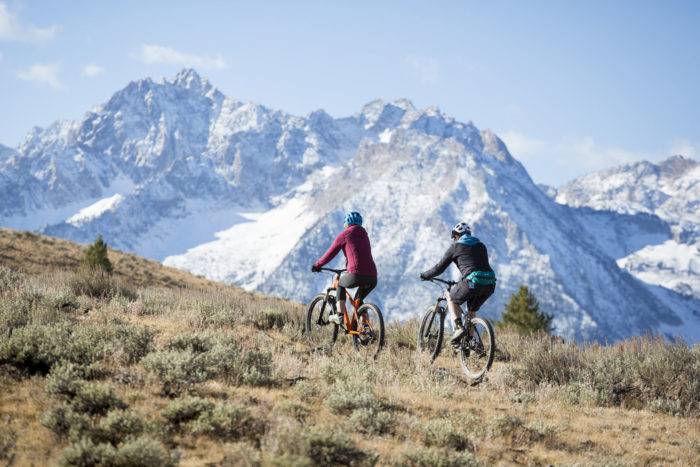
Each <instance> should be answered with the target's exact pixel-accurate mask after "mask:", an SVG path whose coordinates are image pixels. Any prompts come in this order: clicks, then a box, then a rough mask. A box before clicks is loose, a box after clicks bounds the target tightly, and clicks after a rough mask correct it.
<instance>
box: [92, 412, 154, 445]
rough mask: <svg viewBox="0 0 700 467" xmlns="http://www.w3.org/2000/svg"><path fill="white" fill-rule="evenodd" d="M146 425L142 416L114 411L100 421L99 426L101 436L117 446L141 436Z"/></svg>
mask: <svg viewBox="0 0 700 467" xmlns="http://www.w3.org/2000/svg"><path fill="white" fill-rule="evenodd" d="M145 428H146V423H145V421H144V420H143V418H141V416H140V415H139V414H137V413H135V412H132V411H129V410H113V411H110V412H109V413H107V415H106V416H105V417H104V418H103V419H102V420H100V423H99V425H98V429H99V433H100V436H101V437H102V439H103V440H104V441H109V442H110V443H112V444H114V445H115V446H116V445H117V444H119V443H121V442H122V441H124V440H126V439H133V438H136V437H138V436H139V435H141V434H142V433H143V432H144V430H145Z"/></svg>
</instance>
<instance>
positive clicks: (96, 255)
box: [83, 235, 112, 272]
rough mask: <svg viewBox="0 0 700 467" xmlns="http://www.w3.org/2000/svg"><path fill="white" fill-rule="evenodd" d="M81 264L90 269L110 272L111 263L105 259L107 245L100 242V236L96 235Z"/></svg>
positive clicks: (102, 241)
mask: <svg viewBox="0 0 700 467" xmlns="http://www.w3.org/2000/svg"><path fill="white" fill-rule="evenodd" d="M83 264H84V265H85V266H87V267H89V268H91V269H101V270H102V271H105V272H112V263H111V262H110V261H109V258H108V257H107V244H106V243H105V242H104V240H102V235H98V236H97V238H96V239H95V243H93V244H92V245H90V246H89V247H88V248H87V250H85V256H84V257H83Z"/></svg>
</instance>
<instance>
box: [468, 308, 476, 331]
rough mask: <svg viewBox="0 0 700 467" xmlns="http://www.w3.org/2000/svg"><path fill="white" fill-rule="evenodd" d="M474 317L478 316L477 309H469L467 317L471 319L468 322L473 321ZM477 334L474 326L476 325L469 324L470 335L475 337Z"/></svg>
mask: <svg viewBox="0 0 700 467" xmlns="http://www.w3.org/2000/svg"><path fill="white" fill-rule="evenodd" d="M474 318H476V311H473V310H469V311H467V319H468V320H469V321H468V322H471V320H473V319H474ZM475 334H476V329H475V328H474V326H469V335H470V336H471V337H474V335H475Z"/></svg>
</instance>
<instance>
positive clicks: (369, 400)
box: [323, 383, 381, 413]
mask: <svg viewBox="0 0 700 467" xmlns="http://www.w3.org/2000/svg"><path fill="white" fill-rule="evenodd" d="M323 402H324V404H326V405H327V406H328V408H330V409H332V410H333V411H336V412H340V413H349V412H352V411H353V410H356V409H375V410H376V409H378V408H379V407H380V406H381V403H380V402H379V400H378V399H377V397H376V396H375V395H374V392H373V389H372V387H371V386H359V385H350V386H348V385H345V384H343V383H336V384H334V385H333V386H331V387H330V389H329V394H328V396H327V397H326V398H325V399H324V401H323Z"/></svg>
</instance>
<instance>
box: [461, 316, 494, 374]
mask: <svg viewBox="0 0 700 467" xmlns="http://www.w3.org/2000/svg"><path fill="white" fill-rule="evenodd" d="M471 328H472V331H471V333H472V334H471V335H467V336H464V338H463V339H462V342H461V344H460V360H461V362H462V370H463V371H464V374H465V375H467V377H468V378H469V379H471V380H472V381H473V382H478V381H480V380H481V379H482V378H483V377H484V374H486V372H487V371H489V369H490V368H491V365H492V364H493V355H494V352H495V350H496V338H495V336H494V334H493V327H492V326H491V323H490V322H489V321H488V320H486V319H483V318H474V319H472V320H471Z"/></svg>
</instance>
